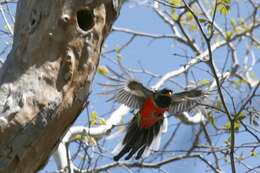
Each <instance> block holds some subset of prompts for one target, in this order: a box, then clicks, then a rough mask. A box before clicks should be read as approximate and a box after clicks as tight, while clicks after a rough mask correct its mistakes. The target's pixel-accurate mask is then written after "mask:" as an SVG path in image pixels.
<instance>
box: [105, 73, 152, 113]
mask: <svg viewBox="0 0 260 173" xmlns="http://www.w3.org/2000/svg"><path fill="white" fill-rule="evenodd" d="M110 71H111V72H112V73H113V74H114V75H115V77H111V76H106V77H107V78H108V79H109V80H110V81H111V84H101V85H102V86H105V87H109V88H111V89H112V90H108V91H106V92H104V93H103V94H111V95H112V98H110V99H109V100H114V101H116V102H119V103H121V104H124V105H126V106H128V107H130V108H132V109H139V108H140V107H141V106H142V105H143V103H144V101H145V99H146V98H147V97H148V96H151V95H152V94H153V91H152V90H150V89H148V88H146V87H145V86H143V84H142V83H141V82H138V81H136V80H133V79H131V80H128V79H127V78H126V77H124V76H123V75H119V74H118V73H116V72H115V71H113V70H112V69H110Z"/></svg>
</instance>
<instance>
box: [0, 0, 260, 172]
mask: <svg viewBox="0 0 260 173" xmlns="http://www.w3.org/2000/svg"><path fill="white" fill-rule="evenodd" d="M14 8H15V7H14V6H12V7H11V9H12V10H14ZM248 8H249V7H247V6H244V8H243V9H242V11H241V15H242V16H243V15H246V14H247V12H248V11H247V10H248ZM231 13H235V12H234V11H231ZM218 17H219V18H218V22H219V23H222V24H223V18H222V19H221V18H220V16H218ZM0 24H1V26H2V27H5V26H4V25H2V24H3V18H0ZM114 26H115V27H119V28H121V27H122V28H128V29H131V30H136V31H140V32H145V33H151V34H158V35H160V34H162V35H167V34H172V31H171V29H170V28H169V27H168V26H167V25H166V24H165V22H164V21H162V20H161V19H160V18H159V17H158V15H157V14H155V12H154V11H153V10H152V9H151V8H149V7H146V6H144V5H136V4H134V3H126V4H125V5H124V6H123V7H122V9H121V13H120V16H119V18H118V19H117V21H116V22H115V24H114ZM130 37H131V35H129V34H125V33H118V32H113V33H111V34H110V35H109V36H108V38H107V39H106V41H105V43H104V51H105V52H106V51H109V50H113V49H115V48H118V47H120V46H121V45H122V44H124V43H125V42H126V41H127V40H128V39H129V38H130ZM195 38H196V39H198V40H199V39H200V37H198V36H195ZM0 39H1V40H6V37H5V35H4V34H2V35H1V33H0ZM9 42H11V40H9V41H8V43H9ZM4 46H5V44H4V42H2V43H1V44H0V50H2V49H3V47H4ZM8 50H10V48H8V49H7V50H6V51H5V52H4V53H3V54H0V59H2V60H4V59H5V57H6V55H7V53H8ZM244 51H245V49H244V48H243V45H240V47H239V55H242V54H243V53H244ZM185 52H186V53H187V54H189V53H190V52H189V51H188V50H185V49H183V45H180V43H178V42H176V41H174V40H171V39H150V38H144V37H136V38H135V39H134V41H133V42H131V43H130V44H129V45H128V46H127V48H126V49H124V50H122V51H121V52H120V56H121V58H122V62H123V64H124V65H125V66H127V67H130V68H131V69H133V70H140V69H141V67H142V68H144V69H146V70H147V71H149V72H151V73H154V74H157V75H159V76H161V75H163V74H165V73H167V72H169V71H172V70H175V69H178V68H179V67H180V66H181V65H183V64H184V63H185V62H186V59H185V58H183V57H180V56H175V55H174V54H176V53H177V54H181V55H185ZM255 52H256V56H257V58H258V59H259V55H260V51H259V49H258V50H256V51H255ZM225 54H226V52H225V50H221V51H217V52H216V53H215V54H214V56H215V57H216V62H217V64H222V63H224V58H217V57H223V56H225ZM117 56H118V54H116V53H110V54H103V56H102V57H101V61H100V65H104V66H110V67H112V68H113V69H116V70H118V67H117V66H116V65H114V64H113V62H112V61H115V60H116V59H117V58H116V57H117ZM189 56H191V55H189ZM240 61H242V56H241V57H240ZM259 68H260V66H259V65H257V66H256V67H255V72H256V75H257V78H259V77H260V69H259ZM201 69H202V70H201ZM203 69H204V70H203ZM206 69H207V67H206V66H205V65H200V66H198V68H197V69H194V73H195V75H196V80H197V81H199V80H204V79H209V78H210V76H209V75H208V74H207V73H206V72H205V70H206ZM134 75H135V76H136V78H138V79H139V80H140V81H143V83H144V84H145V85H147V86H149V87H151V86H153V85H154V84H155V83H156V82H157V81H158V78H156V79H152V80H150V79H151V78H150V77H149V76H148V75H144V74H140V73H135V74H134ZM105 80H106V79H105V78H104V77H103V76H102V75H100V74H96V76H95V79H94V82H93V86H92V94H91V96H90V98H89V101H90V105H89V107H88V112H93V111H95V112H96V113H97V115H98V116H100V117H102V118H105V119H106V118H108V117H109V116H110V112H111V111H112V110H113V109H115V108H116V107H117V106H118V105H117V104H113V103H111V102H106V100H107V99H108V98H107V97H103V96H99V95H97V93H98V92H100V91H102V88H100V87H99V86H98V85H97V84H96V83H97V82H104V81H105ZM174 80H175V81H177V82H178V83H180V84H182V86H185V80H184V78H183V77H177V78H174ZM165 86H167V87H169V88H172V89H173V90H174V91H181V90H183V88H182V87H180V86H179V85H176V84H174V83H172V82H167V83H166V84H165ZM131 116H132V115H131V114H129V115H128V116H127V117H126V119H125V122H127V120H129V119H130V118H131ZM219 121H220V123H221V122H222V121H225V120H224V119H221V120H219ZM178 122H179V121H178V120H176V119H175V118H173V117H171V118H170V126H171V127H175V126H176V125H177V123H178ZM87 124H88V115H87V110H85V111H83V112H82V114H81V115H80V116H79V118H78V119H77V120H76V122H75V124H74V126H77V125H87ZM180 128H181V130H179V132H178V134H177V135H176V137H175V138H174V139H173V140H172V142H171V145H170V146H171V148H173V149H175V150H178V149H179V150H181V149H187V148H188V147H189V146H190V145H191V141H192V139H194V136H193V132H194V130H196V129H197V128H198V126H197V125H194V126H187V125H181V127H180ZM173 129H174V128H170V129H169V131H168V132H167V134H164V136H163V139H162V140H164V139H167V138H169V136H170V134H172V133H173V132H172V130H173ZM226 138H227V136H226V135H223V136H222V138H219V139H218V141H221V140H223V141H224V140H225V139H226ZM238 140H239V141H238V142H244V141H247V140H248V141H249V140H250V137H248V136H247V135H246V134H245V135H243V134H242V136H241V137H240V139H238ZM119 141H120V139H113V140H101V141H100V143H105V145H104V146H105V150H106V153H105V156H106V157H105V158H104V159H101V161H100V163H99V164H103V163H110V162H111V158H112V154H111V152H110V151H111V150H112V149H113V147H114V146H115V145H116V144H117V143H118V142H119ZM76 147H77V145H75V146H73V145H72V146H71V148H72V149H75V148H76ZM93 156H95V155H93ZM157 159H158V158H157ZM148 161H149V159H148ZM252 162H257V161H256V160H253V159H252ZM259 164H260V163H259ZM164 168H165V169H166V170H172V171H173V172H190V173H200V172H201V170H205V164H203V163H201V162H200V161H198V160H195V159H188V160H182V161H179V162H174V163H170V164H168V165H166V166H165V167H164ZM55 170H56V167H55V164H54V162H53V158H50V162H49V163H48V164H47V165H46V167H45V168H44V169H43V170H42V171H40V172H41V173H47V172H51V171H55ZM122 170H124V171H122ZM225 170H229V166H227V167H226V169H225ZM112 172H113V173H117V172H118V173H119V172H120V173H122V172H127V171H126V170H125V169H115V170H113V171H112ZM142 172H157V171H156V170H147V169H146V170H144V171H142ZM209 172H210V171H209Z"/></svg>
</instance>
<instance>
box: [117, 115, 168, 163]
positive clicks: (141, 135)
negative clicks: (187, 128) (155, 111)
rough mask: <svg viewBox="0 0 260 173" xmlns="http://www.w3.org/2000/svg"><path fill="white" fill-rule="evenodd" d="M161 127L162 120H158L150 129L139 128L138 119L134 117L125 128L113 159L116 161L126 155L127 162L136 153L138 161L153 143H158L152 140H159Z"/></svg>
mask: <svg viewBox="0 0 260 173" xmlns="http://www.w3.org/2000/svg"><path fill="white" fill-rule="evenodd" d="M162 125H163V119H161V120H159V121H158V122H157V123H156V124H154V125H153V126H152V127H150V128H141V127H139V125H138V118H137V116H135V117H134V118H133V119H132V120H131V122H130V123H129V125H128V127H127V131H126V135H125V137H124V139H123V142H122V145H121V148H120V149H119V152H118V154H117V155H115V156H114V158H113V159H114V160H115V161H118V160H119V159H120V158H122V157H123V156H124V155H125V154H127V156H126V157H125V160H128V159H130V158H131V157H132V156H133V155H135V154H136V153H137V154H136V156H135V159H140V158H141V157H142V155H143V153H145V151H147V150H149V148H150V146H151V145H153V143H157V144H158V142H155V141H154V140H155V139H160V137H159V135H160V134H159V133H161V131H162V130H161V129H162Z"/></svg>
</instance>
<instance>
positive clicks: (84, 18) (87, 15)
mask: <svg viewBox="0 0 260 173" xmlns="http://www.w3.org/2000/svg"><path fill="white" fill-rule="evenodd" d="M77 21H78V26H79V27H80V29H82V30H83V31H88V30H90V29H91V28H92V27H93V26H94V15H93V11H91V10H88V9H84V10H79V11H78V12H77Z"/></svg>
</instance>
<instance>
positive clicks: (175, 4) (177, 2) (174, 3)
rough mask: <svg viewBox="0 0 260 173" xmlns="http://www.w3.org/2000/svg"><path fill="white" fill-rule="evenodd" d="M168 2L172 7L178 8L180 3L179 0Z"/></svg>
mask: <svg viewBox="0 0 260 173" xmlns="http://www.w3.org/2000/svg"><path fill="white" fill-rule="evenodd" d="M168 2H169V3H170V4H172V5H174V6H180V5H181V2H182V1H181V0H169V1H168Z"/></svg>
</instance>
